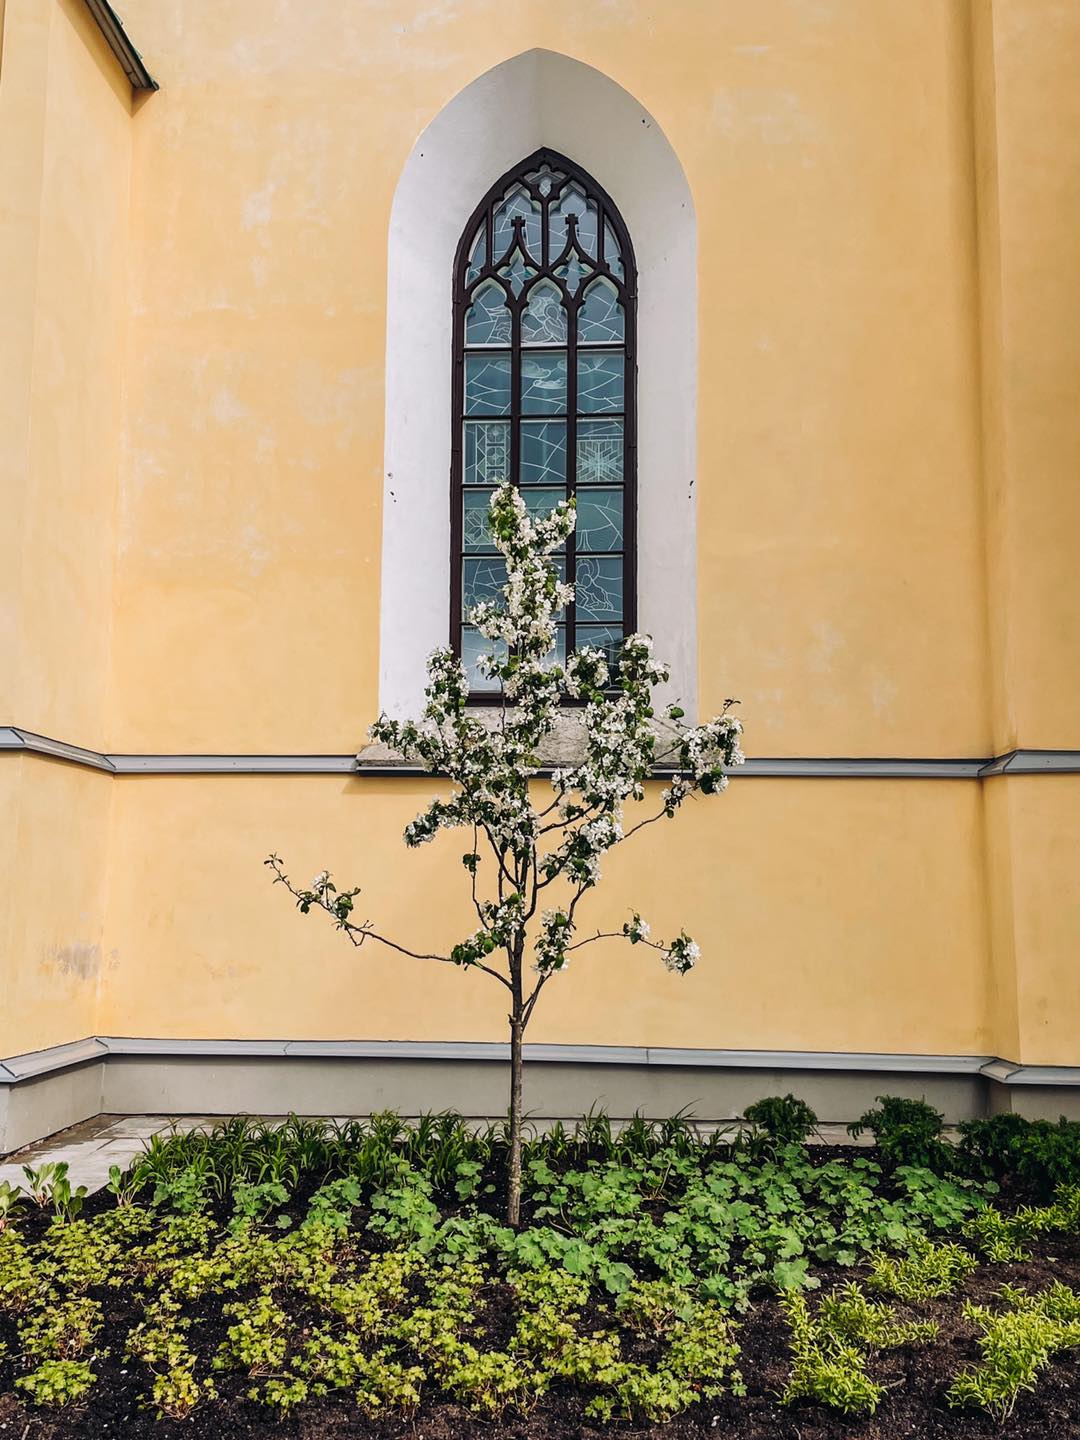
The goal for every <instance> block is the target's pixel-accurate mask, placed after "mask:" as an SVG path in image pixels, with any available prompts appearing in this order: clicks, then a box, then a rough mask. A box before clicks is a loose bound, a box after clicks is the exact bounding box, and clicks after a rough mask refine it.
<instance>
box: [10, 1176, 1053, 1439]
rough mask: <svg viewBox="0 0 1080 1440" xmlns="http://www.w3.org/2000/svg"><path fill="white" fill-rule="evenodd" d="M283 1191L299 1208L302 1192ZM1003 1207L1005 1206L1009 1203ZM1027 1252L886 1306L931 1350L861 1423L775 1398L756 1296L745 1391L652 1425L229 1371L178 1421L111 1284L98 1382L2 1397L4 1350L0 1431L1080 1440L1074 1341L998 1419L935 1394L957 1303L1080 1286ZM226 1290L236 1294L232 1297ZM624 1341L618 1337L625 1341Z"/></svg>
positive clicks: (884, 1362)
mask: <svg viewBox="0 0 1080 1440" xmlns="http://www.w3.org/2000/svg"><path fill="white" fill-rule="evenodd" d="M845 1153H847V1154H850V1156H851V1157H854V1156H855V1155H859V1156H865V1155H866V1154H867V1152H866V1151H865V1150H852V1151H850V1152H847V1151H839V1150H832V1149H830V1150H829V1151H828V1153H827V1158H829V1159H833V1158H839V1157H840V1155H843V1154H845ZM1002 1198H1003V1199H1004V1197H1002ZM294 1199H295V1200H296V1202H298V1203H297V1205H296V1208H297V1209H298V1210H301V1211H302V1210H303V1209H304V1208H305V1204H306V1201H305V1199H304V1197H303V1196H300V1195H298V1196H297V1197H294ZM113 1203H114V1201H113V1199H112V1197H111V1196H108V1195H105V1194H99V1195H95V1196H93V1197H92V1198H91V1200H90V1201H89V1202H88V1203H87V1208H86V1212H85V1213H87V1214H92V1213H96V1212H97V1211H99V1210H101V1209H104V1208H108V1207H110V1206H111V1205H112V1204H113ZM290 1208H292V1207H290ZM1003 1208H1009V1205H1008V1202H1007V1201H1006V1203H1005V1205H1004V1207H1003ZM39 1223H40V1224H41V1225H42V1226H43V1225H44V1223H45V1218H44V1217H43V1218H42V1220H41V1222H37V1221H31V1222H30V1223H26V1222H25V1221H23V1222H22V1223H21V1228H22V1229H23V1230H24V1231H25V1232H26V1233H33V1232H34V1231H35V1230H36V1229H37V1228H38V1224H39ZM368 1238H369V1240H370V1239H372V1238H373V1237H368ZM373 1248H378V1247H377V1246H375V1247H373ZM1032 1248H1033V1249H1034V1250H1035V1252H1036V1253H1035V1256H1034V1258H1033V1259H1032V1260H1031V1261H1029V1262H1024V1263H1020V1264H1009V1265H982V1266H980V1268H979V1270H978V1271H977V1272H976V1273H975V1274H974V1275H972V1276H971V1277H969V1279H968V1280H967V1281H966V1282H965V1283H964V1285H963V1286H962V1287H961V1289H960V1290H959V1291H958V1292H957V1293H956V1294H955V1295H952V1296H947V1297H945V1298H944V1299H942V1300H938V1301H934V1302H931V1303H929V1304H926V1305H920V1306H917V1307H905V1306H902V1305H898V1306H897V1310H898V1313H899V1314H900V1316H901V1317H902V1318H915V1317H918V1318H920V1319H933V1320H936V1321H937V1322H938V1325H939V1327H940V1333H939V1336H938V1339H937V1340H936V1341H935V1342H934V1343H932V1344H930V1345H926V1346H906V1347H904V1348H902V1349H899V1350H894V1351H888V1352H886V1353H884V1354H882V1355H879V1356H877V1357H876V1358H875V1359H874V1360H873V1361H872V1362H871V1364H870V1366H869V1370H870V1374H871V1376H872V1378H873V1379H875V1380H876V1381H878V1382H879V1383H884V1384H886V1385H887V1386H888V1387H889V1393H888V1395H887V1396H886V1398H885V1399H884V1400H883V1401H882V1403H881V1405H880V1407H879V1409H878V1411H877V1413H876V1415H874V1416H872V1417H869V1418H851V1417H845V1416H843V1415H840V1414H838V1413H836V1412H833V1411H831V1410H828V1409H826V1408H824V1407H821V1406H818V1405H813V1404H805V1403H803V1404H798V1405H795V1406H783V1405H781V1404H780V1402H779V1396H780V1393H781V1392H782V1390H783V1388H784V1385H785V1383H786V1380H787V1377H788V1369H789V1353H788V1332H787V1326H786V1324H785V1322H784V1319H783V1315H782V1313H781V1310H780V1306H779V1303H778V1302H777V1300H776V1299H775V1298H772V1297H765V1298H762V1299H761V1300H759V1301H758V1302H757V1303H756V1304H755V1306H754V1308H753V1309H752V1311H751V1312H750V1313H749V1314H747V1315H745V1316H743V1317H741V1319H740V1321H739V1335H738V1339H739V1343H740V1345H741V1347H742V1355H741V1359H740V1366H741V1369H742V1373H743V1377H744V1379H745V1381H746V1385H747V1394H746V1396H745V1397H739V1398H735V1397H731V1396H727V1397H724V1398H722V1399H720V1400H715V1401H709V1402H703V1403H702V1404H701V1405H699V1406H696V1407H694V1408H693V1409H691V1410H690V1411H688V1412H686V1413H685V1414H684V1415H682V1416H680V1417H678V1418H677V1419H675V1420H672V1421H669V1422H668V1423H667V1424H663V1425H658V1424H650V1423H631V1422H624V1421H615V1422H612V1423H610V1424H607V1425H602V1426H601V1425H598V1424H596V1423H595V1422H592V1421H588V1420H586V1419H585V1418H584V1409H585V1405H586V1403H587V1401H588V1399H589V1398H590V1396H591V1393H592V1392H589V1393H587V1392H585V1391H584V1390H580V1391H579V1390H577V1389H575V1388H573V1387H570V1386H567V1387H564V1388H561V1389H553V1390H552V1391H551V1392H549V1394H548V1395H547V1396H546V1397H545V1398H544V1399H543V1400H542V1401H541V1402H540V1403H539V1404H538V1405H537V1406H536V1408H535V1409H533V1410H532V1411H530V1412H529V1413H528V1414H524V1415H521V1414H515V1413H508V1414H507V1415H505V1416H504V1417H503V1418H502V1419H500V1420H498V1421H490V1420H485V1419H480V1418H478V1417H476V1416H474V1415H471V1414H469V1413H468V1412H467V1411H465V1410H463V1409H461V1408H459V1407H458V1406H455V1405H451V1404H445V1403H442V1402H441V1401H439V1400H437V1399H434V1398H433V1399H429V1400H425V1402H424V1403H423V1404H422V1406H421V1408H420V1410H419V1411H418V1412H417V1413H416V1414H414V1415H410V1416H408V1417H402V1416H400V1415H399V1416H396V1417H391V1418H385V1419H381V1420H372V1419H368V1418H367V1417H364V1416H362V1415H360V1414H358V1413H357V1411H356V1409H355V1407H354V1406H353V1405H352V1403H351V1401H350V1397H349V1396H348V1394H345V1393H337V1394H334V1395H331V1396H328V1397H327V1398H325V1399H313V1400H309V1401H307V1402H305V1403H304V1404H303V1405H302V1406H301V1407H299V1408H298V1410H297V1411H296V1412H295V1413H294V1414H291V1415H289V1416H287V1417H286V1418H284V1419H276V1418H274V1416H273V1415H272V1414H271V1413H270V1412H268V1411H267V1409H266V1408H265V1407H264V1406H262V1405H260V1404H258V1403H255V1402H253V1401H250V1400H248V1399H247V1398H246V1391H247V1389H248V1388H249V1386H250V1385H251V1383H252V1382H251V1381H249V1380H247V1379H246V1378H244V1377H241V1376H233V1375H221V1376H217V1377H215V1381H216V1383H217V1385H218V1390H219V1395H220V1399H219V1400H218V1401H216V1402H215V1403H213V1404H210V1405H207V1406H204V1407H203V1408H201V1409H199V1410H196V1411H195V1412H194V1414H192V1415H191V1416H190V1417H189V1418H188V1419H186V1420H183V1421H175V1420H168V1419H165V1420H157V1419H155V1417H154V1413H153V1411H150V1410H147V1409H145V1408H143V1406H142V1404H141V1403H140V1402H141V1397H142V1395H143V1394H144V1393H145V1391H146V1389H147V1371H146V1368H145V1367H144V1366H142V1365H140V1364H138V1363H137V1362H130V1361H127V1360H126V1359H125V1358H124V1356H123V1336H124V1335H125V1334H126V1332H127V1330H128V1328H129V1327H130V1325H132V1324H134V1323H135V1321H136V1320H137V1319H138V1318H139V1314H140V1313H141V1298H140V1301H139V1302H136V1301H135V1300H134V1299H130V1300H129V1299H128V1298H127V1297H126V1296H125V1295H124V1294H123V1293H120V1294H118V1293H117V1292H116V1291H112V1290H101V1291H92V1292H91V1293H92V1294H93V1295H94V1298H96V1299H99V1300H101V1301H102V1302H103V1304H104V1306H105V1314H106V1327H105V1333H106V1335H110V1336H115V1337H116V1339H115V1342H114V1343H113V1347H112V1353H111V1354H109V1355H106V1356H105V1357H104V1358H97V1359H95V1360H94V1361H93V1369H94V1372H95V1374H96V1375H97V1377H98V1379H97V1383H96V1384H95V1385H94V1388H93V1390H92V1391H91V1393H90V1395H89V1397H88V1398H87V1401H86V1402H85V1403H84V1404H81V1405H78V1406H75V1405H73V1406H70V1407H68V1408H67V1409H65V1410H60V1411H44V1410H40V1409H35V1408H32V1407H28V1406H25V1405H24V1404H23V1403H22V1402H21V1401H20V1400H19V1399H17V1398H15V1397H16V1395H17V1393H18V1392H13V1383H14V1380H15V1378H16V1371H15V1367H14V1365H13V1363H12V1360H11V1357H10V1354H9V1355H8V1356H7V1357H6V1358H4V1359H0V1440H108V1437H113V1436H116V1437H123V1440H151V1437H153V1440H249V1437H273V1440H361V1437H363V1440H398V1437H402V1440H404V1437H408V1440H644V1437H651V1440H661V1437H662V1440H703V1437H706V1436H708V1437H710V1440H715V1437H724V1440H901V1437H927V1440H982V1437H986V1440H1080V1350H1077V1351H1075V1352H1066V1353H1065V1354H1063V1355H1060V1356H1058V1357H1057V1358H1056V1359H1055V1360H1054V1361H1053V1363H1052V1365H1051V1366H1050V1368H1049V1369H1048V1370H1046V1371H1044V1372H1043V1373H1042V1374H1041V1375H1040V1377H1039V1379H1038V1381H1037V1386H1036V1389H1035V1391H1034V1392H1032V1393H1027V1394H1024V1393H1022V1394H1021V1396H1020V1397H1019V1399H1018V1400H1017V1403H1016V1408H1015V1410H1014V1412H1013V1414H1012V1416H1011V1417H1010V1418H1009V1419H1008V1420H1007V1421H1006V1422H1005V1424H1004V1425H1000V1424H999V1423H998V1422H997V1421H996V1420H993V1419H991V1418H990V1417H989V1416H988V1415H985V1414H983V1413H982V1412H980V1411H978V1410H973V1409H971V1410H969V1409H961V1410H953V1409H950V1408H949V1407H948V1406H947V1405H946V1403H945V1398H944V1397H945V1391H946V1390H947V1388H948V1386H949V1384H950V1382H951V1381H952V1379H953V1378H954V1376H955V1375H956V1373H957V1372H958V1371H959V1370H961V1369H963V1368H964V1367H965V1366H968V1365H971V1364H974V1363H977V1360H978V1350H977V1347H976V1344H975V1341H974V1336H973V1333H972V1330H971V1327H970V1326H969V1325H967V1324H966V1323H965V1322H964V1320H963V1317H962V1315H961V1311H960V1307H961V1302H962V1301H963V1300H964V1299H971V1300H974V1301H976V1302H980V1303H983V1302H986V1301H987V1300H988V1299H989V1298H990V1297H991V1296H992V1295H993V1294H994V1293H995V1292H996V1291H997V1290H999V1289H1000V1288H1001V1286H1002V1285H1003V1284H1005V1283H1011V1284H1017V1285H1022V1286H1024V1287H1026V1288H1028V1289H1031V1290H1041V1289H1045V1288H1046V1287H1047V1286H1048V1285H1050V1284H1052V1283H1053V1281H1055V1280H1060V1281H1063V1282H1064V1283H1066V1284H1068V1285H1071V1286H1073V1287H1074V1288H1080V1236H1065V1235H1063V1236H1059V1237H1052V1238H1050V1239H1046V1240H1044V1241H1041V1242H1039V1243H1038V1244H1037V1245H1036V1246H1034V1247H1032ZM816 1273H817V1274H819V1275H820V1276H821V1277H822V1282H823V1286H824V1288H825V1289H828V1288H829V1287H830V1286H831V1285H832V1284H834V1283H843V1282H844V1281H847V1280H859V1279H861V1278H862V1276H863V1272H862V1271H861V1270H860V1269H858V1268H855V1269H844V1270H841V1269H839V1268H834V1269H832V1270H823V1269H819V1270H818V1271H817V1272H816ZM227 1298H229V1299H236V1298H237V1295H236V1293H235V1292H232V1293H230V1295H229V1296H228V1297H227ZM481 1300H482V1305H481V1316H482V1322H483V1324H484V1327H485V1330H486V1332H487V1344H488V1345H489V1346H490V1347H491V1348H493V1349H494V1348H500V1347H501V1346H502V1345H504V1344H505V1342H506V1340H507V1339H508V1337H509V1334H510V1332H511V1330H512V1327H513V1318H512V1313H511V1307H510V1303H509V1292H508V1291H507V1289H506V1287H501V1286H498V1285H493V1286H491V1287H489V1288H488V1289H486V1290H485V1291H484V1292H483V1294H482V1296H481ZM222 1303H223V1300H222V1299H219V1298H217V1297H214V1298H211V1299H209V1300H208V1301H207V1302H205V1303H204V1306H203V1310H202V1323H201V1324H199V1325H198V1326H197V1327H196V1329H195V1330H193V1331H192V1333H191V1336H190V1343H191V1344H192V1348H193V1349H195V1350H196V1352H197V1353H198V1354H199V1355H200V1356H201V1357H202V1358H203V1359H204V1360H205V1362H206V1367H205V1369H204V1370H203V1371H202V1373H206V1370H208V1368H209V1357H210V1356H211V1355H212V1354H213V1353H214V1351H215V1350H216V1349H217V1346H218V1344H219V1343H220V1341H221V1339H222V1338H223V1335H224V1331H225V1326H226V1322H225V1320H224V1319H223V1318H222V1315H221V1305H222ZM609 1318H610V1317H609V1316H608V1315H607V1314H605V1312H604V1311H603V1310H602V1309H599V1308H598V1309H596V1310H595V1312H594V1313H593V1314H592V1315H589V1314H586V1316H585V1325H586V1327H587V1328H591V1327H592V1326H593V1325H594V1324H595V1325H599V1324H602V1323H604V1322H605V1320H608V1319H609ZM13 1339H14V1325H13V1324H11V1322H5V1321H3V1320H0V1341H4V1340H6V1341H8V1343H9V1346H10V1342H11V1341H12V1340H13ZM106 1343H108V1342H106ZM631 1343H632V1342H631V1341H630V1339H629V1337H628V1338H627V1342H626V1344H627V1346H628V1347H629V1346H630V1345H631ZM642 1343H644V1342H642ZM626 1353H627V1355H628V1358H633V1359H635V1360H647V1359H648V1355H647V1353H645V1352H644V1351H641V1352H639V1353H634V1354H631V1351H630V1348H627V1350H626Z"/></svg>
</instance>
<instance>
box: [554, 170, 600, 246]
mask: <svg viewBox="0 0 1080 1440" xmlns="http://www.w3.org/2000/svg"><path fill="white" fill-rule="evenodd" d="M571 216H573V222H571V220H570V217H571ZM598 222H599V217H598V215H597V210H596V202H595V200H590V199H588V198H587V196H586V195H585V192H584V190H582V188H581V186H580V185H578V184H577V183H576V182H574V181H571V183H570V184H569V185H567V186H566V188H565V189H564V190H563V192H562V194H561V195H560V196H559V198H558V200H557V201H556V202H555V203H554V204H553V205H552V206H551V208H550V209H549V211H548V245H549V246H550V252H549V253H550V255H551V258H552V260H558V259H561V257H562V253H563V251H564V250H565V249H566V243H567V240H568V239H569V236H570V232H571V230H572V231H573V232H574V243H575V245H576V247H577V249H578V250H579V251H580V252H581V254H582V255H587V256H588V257H589V258H590V259H592V260H595V259H596V229H597V224H598Z"/></svg>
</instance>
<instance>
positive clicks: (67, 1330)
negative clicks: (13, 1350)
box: [19, 1295, 102, 1360]
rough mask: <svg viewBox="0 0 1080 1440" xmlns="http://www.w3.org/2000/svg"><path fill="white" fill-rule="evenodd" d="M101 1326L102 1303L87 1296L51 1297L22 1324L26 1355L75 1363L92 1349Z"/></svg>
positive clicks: (21, 1336) (20, 1343) (22, 1337)
mask: <svg viewBox="0 0 1080 1440" xmlns="http://www.w3.org/2000/svg"><path fill="white" fill-rule="evenodd" d="M101 1325H102V1311H101V1304H100V1302H99V1301H97V1300H92V1299H90V1298H89V1297H88V1296H85V1295H80V1296H76V1297H74V1298H71V1299H68V1300H60V1299H57V1298H56V1297H55V1296H50V1297H49V1298H48V1299H47V1300H46V1302H45V1304H44V1305H43V1306H42V1308H41V1309H40V1310H37V1311H35V1312H34V1314H32V1315H31V1316H30V1317H29V1318H27V1319H26V1320H24V1321H22V1323H21V1324H20V1325H19V1345H20V1347H21V1349H22V1353H23V1354H24V1355H32V1356H35V1357H39V1358H41V1359H43V1360H44V1359H55V1360H74V1359H77V1358H78V1357H79V1356H80V1355H82V1354H83V1353H84V1352H85V1351H86V1350H88V1349H89V1347H90V1345H91V1344H92V1343H93V1340H94V1336H95V1335H96V1334H97V1333H98V1331H99V1330H100V1329H101Z"/></svg>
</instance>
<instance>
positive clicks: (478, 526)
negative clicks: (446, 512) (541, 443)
mask: <svg viewBox="0 0 1080 1440" xmlns="http://www.w3.org/2000/svg"><path fill="white" fill-rule="evenodd" d="M491 494H492V492H491V491H490V490H465V491H463V493H462V497H461V498H462V501H463V506H464V508H463V511H462V517H461V520H462V524H461V545H462V549H463V550H473V551H475V550H494V549H495V541H494V539H493V537H492V534H491V527H490V526H489V525H488V515H489V512H490V508H491ZM612 548H614V547H612Z"/></svg>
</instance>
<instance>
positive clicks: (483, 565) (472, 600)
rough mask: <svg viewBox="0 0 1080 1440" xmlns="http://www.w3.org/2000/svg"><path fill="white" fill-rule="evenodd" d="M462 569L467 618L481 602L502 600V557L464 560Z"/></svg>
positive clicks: (504, 566)
mask: <svg viewBox="0 0 1080 1440" xmlns="http://www.w3.org/2000/svg"><path fill="white" fill-rule="evenodd" d="M461 567H462V588H461V602H462V610H463V613H464V614H465V616H466V617H468V615H469V613H470V611H471V610H472V608H473V606H474V605H479V603H480V601H481V600H497V601H501V600H502V598H503V586H504V585H505V584H506V561H505V560H503V559H502V557H501V556H500V557H498V558H497V559H495V558H492V559H486V558H485V559H482V560H463V561H462V562H461ZM601 618H603V617H601Z"/></svg>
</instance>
